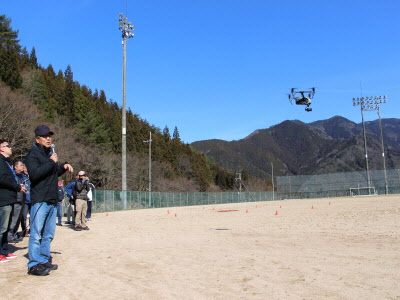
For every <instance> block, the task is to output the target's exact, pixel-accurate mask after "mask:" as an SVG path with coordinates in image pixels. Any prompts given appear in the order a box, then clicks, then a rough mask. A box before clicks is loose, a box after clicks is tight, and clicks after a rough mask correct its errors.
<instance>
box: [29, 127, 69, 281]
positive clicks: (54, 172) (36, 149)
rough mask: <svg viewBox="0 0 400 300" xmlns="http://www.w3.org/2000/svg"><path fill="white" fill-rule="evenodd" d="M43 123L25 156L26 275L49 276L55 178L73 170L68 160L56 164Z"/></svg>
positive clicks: (56, 179) (56, 185)
mask: <svg viewBox="0 0 400 300" xmlns="http://www.w3.org/2000/svg"><path fill="white" fill-rule="evenodd" d="M53 134H54V133H53V132H52V131H50V128H49V127H48V126H46V125H41V126H38V127H36V129H35V135H36V143H34V144H33V145H32V148H31V150H30V151H29V153H28V155H27V156H26V159H25V164H26V167H27V169H28V172H29V178H30V181H31V202H32V207H31V212H30V218H31V231H30V237H29V249H28V255H29V262H28V274H30V275H38V276H43V275H48V274H49V272H50V270H56V269H57V268H58V266H57V265H53V264H52V263H51V260H50V243H51V241H52V240H53V238H54V234H55V231H56V215H57V202H58V184H57V183H58V177H59V176H61V175H62V174H64V173H65V172H66V171H69V172H73V169H72V166H71V165H70V164H68V163H64V164H59V163H58V156H57V154H56V153H53V150H52V148H51V145H52V135H53Z"/></svg>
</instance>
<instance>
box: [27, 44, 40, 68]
mask: <svg viewBox="0 0 400 300" xmlns="http://www.w3.org/2000/svg"><path fill="white" fill-rule="evenodd" d="M29 63H30V65H31V66H32V67H34V68H36V69H37V68H38V67H39V65H38V62H37V58H36V49H35V47H32V50H31V53H30V54H29Z"/></svg>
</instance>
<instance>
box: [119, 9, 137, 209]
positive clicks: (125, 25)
mask: <svg viewBox="0 0 400 300" xmlns="http://www.w3.org/2000/svg"><path fill="white" fill-rule="evenodd" d="M118 19H119V30H121V32H122V191H126V189H127V185H126V40H127V39H129V38H132V37H133V36H134V34H133V33H132V31H133V29H134V28H135V27H134V26H133V25H132V23H131V22H128V18H126V17H124V15H123V14H119V15H118ZM122 205H123V207H124V209H126V195H125V194H124V197H123V199H122Z"/></svg>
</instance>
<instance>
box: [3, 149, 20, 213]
mask: <svg viewBox="0 0 400 300" xmlns="http://www.w3.org/2000/svg"><path fill="white" fill-rule="evenodd" d="M20 190H21V186H20V185H19V184H18V183H17V181H16V180H15V176H14V174H13V172H12V171H11V168H10V165H9V164H8V158H6V157H5V156H4V155H2V154H0V206H6V205H9V204H14V203H15V202H17V192H19V191H20Z"/></svg>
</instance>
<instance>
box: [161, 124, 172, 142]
mask: <svg viewBox="0 0 400 300" xmlns="http://www.w3.org/2000/svg"><path fill="white" fill-rule="evenodd" d="M163 136H164V140H165V141H166V142H169V140H170V139H171V134H170V133H169V128H168V126H165V128H164V130H163Z"/></svg>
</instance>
